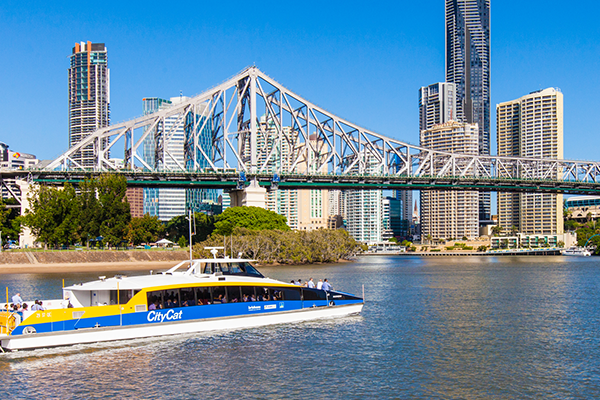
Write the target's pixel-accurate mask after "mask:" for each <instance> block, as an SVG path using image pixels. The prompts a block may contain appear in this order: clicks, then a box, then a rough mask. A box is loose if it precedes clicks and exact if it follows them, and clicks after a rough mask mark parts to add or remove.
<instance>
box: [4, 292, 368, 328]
mask: <svg viewBox="0 0 600 400" xmlns="http://www.w3.org/2000/svg"><path fill="white" fill-rule="evenodd" d="M330 301H331V300H330ZM357 303H362V300H335V301H334V304H335V305H347V304H357ZM326 306H327V301H326V300H310V301H301V300H297V301H295V300H286V301H265V302H240V303H227V304H211V305H203V306H191V307H178V308H170V309H158V310H150V311H146V312H136V313H130V314H123V315H111V316H104V317H93V318H82V319H79V320H67V321H59V322H49V323H42V324H31V325H28V324H21V325H19V326H18V327H17V328H15V330H14V331H13V332H12V335H21V334H23V329H24V328H25V327H26V326H32V327H34V328H35V330H36V333H47V332H58V331H71V330H77V329H85V328H94V327H108V326H120V325H122V326H135V325H142V324H152V323H157V324H160V323H166V322H175V321H191V320H202V319H209V318H222V317H233V316H245V315H256V314H265V313H272V312H280V311H294V310H301V309H303V308H312V307H326Z"/></svg>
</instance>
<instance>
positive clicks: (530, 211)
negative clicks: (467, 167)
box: [496, 88, 564, 235]
mask: <svg viewBox="0 0 600 400" xmlns="http://www.w3.org/2000/svg"><path fill="white" fill-rule="evenodd" d="M496 113H497V133H498V135H497V136H498V138H497V140H498V155H499V156H521V157H539V158H556V159H562V158H563V157H564V149H563V94H562V93H561V92H560V91H559V90H558V89H554V88H548V89H544V90H539V91H536V92H533V93H530V94H528V95H526V96H523V97H521V98H519V99H517V100H513V101H508V102H505V103H500V104H498V105H497V106H496ZM540 178H541V177H540ZM557 178H558V177H557ZM498 224H499V225H500V226H502V227H504V228H505V231H506V232H509V231H510V230H511V227H513V226H515V227H517V228H518V230H519V232H521V233H524V234H533V235H535V234H562V233H564V226H563V196H562V194H541V193H498Z"/></svg>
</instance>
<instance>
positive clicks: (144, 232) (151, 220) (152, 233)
mask: <svg viewBox="0 0 600 400" xmlns="http://www.w3.org/2000/svg"><path fill="white" fill-rule="evenodd" d="M164 231H165V227H164V225H163V224H162V223H161V222H160V220H159V219H158V217H157V216H154V217H151V216H150V215H149V214H144V216H143V217H141V218H131V221H129V224H128V226H127V235H126V236H125V237H126V238H127V240H128V241H129V242H130V243H133V244H134V245H138V244H141V243H149V242H156V241H157V240H158V237H159V235H161V234H163V233H164Z"/></svg>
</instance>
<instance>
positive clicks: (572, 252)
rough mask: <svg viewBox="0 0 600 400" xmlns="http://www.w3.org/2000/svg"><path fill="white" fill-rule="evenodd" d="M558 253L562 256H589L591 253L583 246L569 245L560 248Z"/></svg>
mask: <svg viewBox="0 0 600 400" xmlns="http://www.w3.org/2000/svg"><path fill="white" fill-rule="evenodd" d="M560 254H562V255H563V256H583V257H589V256H591V255H592V253H591V252H590V251H589V250H588V249H586V248H585V247H577V246H574V247H569V248H568V249H564V250H561V252H560Z"/></svg>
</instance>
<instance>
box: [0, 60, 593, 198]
mask: <svg viewBox="0 0 600 400" xmlns="http://www.w3.org/2000/svg"><path fill="white" fill-rule="evenodd" d="M182 131H183V132H184V133H185V134H184V136H185V138H184V141H183V154H184V155H183V160H182V159H181V156H177V154H176V151H175V150H174V149H175V148H176V145H178V146H179V148H181V146H182V145H181V138H179V139H177V138H176V132H182ZM176 140H179V142H178V143H179V144H177V143H176ZM84 148H86V149H89V148H91V149H93V154H94V162H93V165H82V163H81V162H80V161H79V159H78V154H81V152H82V151H83V150H84ZM86 151H87V150H86ZM107 172H109V173H117V174H123V175H124V176H125V177H126V178H127V180H128V184H129V185H139V186H155V187H208V188H211V187H212V188H225V189H243V188H244V187H245V186H246V185H247V184H248V182H250V181H257V183H258V184H260V185H262V186H267V187H280V188H307V187H310V188H329V189H332V188H334V189H335V188H338V189H375V188H376V189H407V190H412V189H417V190H447V189H457V190H479V191H527V192H551V193H574V194H596V193H600V162H591V161H569V160H557V159H543V158H523V157H502V156H483V155H474V154H458V153H447V152H440V151H435V150H431V149H428V148H424V147H419V146H414V145H411V144H408V143H405V142H402V141H400V140H396V139H393V138H390V137H386V136H383V135H380V134H378V133H375V132H373V131H370V130H368V129H365V128H362V127H360V126H358V125H356V124H354V123H352V122H350V121H348V120H345V119H343V118H340V117H338V116H336V115H334V114H333V113H331V112H329V111H327V110H325V109H323V108H321V107H319V106H317V105H315V104H314V103H311V102H310V101H308V100H306V99H304V98H302V97H301V96H299V95H298V94H296V93H294V92H292V91H290V90H288V89H287V88H286V87H284V86H283V85H281V84H279V83H278V82H276V81H275V80H273V79H272V78H270V77H269V76H267V75H266V74H264V73H263V72H261V71H260V70H259V69H258V68H256V67H249V68H246V69H245V70H243V71H242V72H240V73H239V74H238V75H236V76H234V77H232V78H230V79H229V80H227V81H225V82H223V83H222V84H220V85H218V86H216V87H214V88H212V89H210V90H207V91H206V92H204V93H202V94H200V95H198V96H195V97H193V98H189V99H186V100H185V101H183V102H181V103H179V104H175V105H173V106H171V107H169V108H165V109H162V110H160V111H158V112H156V113H153V114H149V115H145V116H142V117H139V118H135V119H132V120H130V121H126V122H123V123H119V124H115V125H111V126H109V127H106V128H101V129H98V130H97V131H96V132H94V133H93V134H91V135H90V136H88V137H87V138H85V139H84V140H82V141H81V142H80V143H79V144H77V145H75V146H73V147H72V148H70V149H69V150H67V151H66V152H65V153H64V154H62V155H61V156H60V157H58V158H57V159H56V160H54V161H53V162H51V163H50V164H49V165H48V166H47V167H46V168H45V169H43V170H29V171H20V172H4V173H0V183H1V180H2V179H5V178H10V177H11V176H15V175H19V174H21V175H23V174H24V173H26V174H27V176H28V179H29V180H30V181H35V182H40V183H49V184H51V183H54V184H62V183H64V182H73V183H77V182H79V181H81V180H83V179H86V178H89V177H92V176H94V175H98V174H102V173H107Z"/></svg>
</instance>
